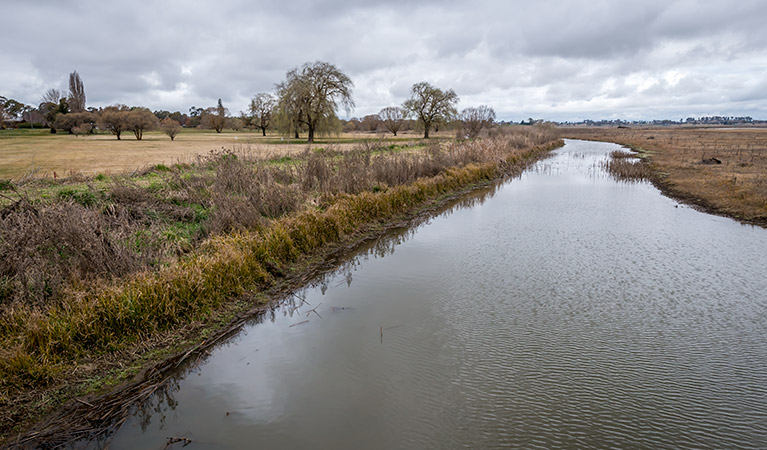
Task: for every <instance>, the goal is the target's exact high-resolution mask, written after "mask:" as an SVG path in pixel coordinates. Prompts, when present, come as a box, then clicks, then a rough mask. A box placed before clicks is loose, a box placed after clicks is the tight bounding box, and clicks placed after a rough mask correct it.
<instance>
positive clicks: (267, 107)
mask: <svg viewBox="0 0 767 450" xmlns="http://www.w3.org/2000/svg"><path fill="white" fill-rule="evenodd" d="M276 106H277V99H276V98H274V96H273V95H272V94H269V93H266V92H261V93H259V94H256V96H255V97H253V98H252V99H251V100H250V115H251V116H252V117H253V122H254V123H255V125H256V126H257V127H258V128H261V132H262V134H263V135H264V136H266V129H267V128H269V125H271V123H272V115H273V113H274V108H275V107H276Z"/></svg>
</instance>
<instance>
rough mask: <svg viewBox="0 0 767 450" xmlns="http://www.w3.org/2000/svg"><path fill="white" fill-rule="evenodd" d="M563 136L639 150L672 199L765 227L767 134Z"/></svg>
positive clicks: (683, 130)
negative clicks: (717, 162) (718, 162)
mask: <svg viewBox="0 0 767 450" xmlns="http://www.w3.org/2000/svg"><path fill="white" fill-rule="evenodd" d="M562 134H563V135H564V136H565V137H570V138H575V139H591V140H599V141H608V142H616V143H619V144H622V145H625V146H628V147H631V148H633V149H635V150H638V151H639V152H640V155H641V156H643V157H646V159H647V160H648V162H649V164H650V168H651V169H652V171H653V173H654V176H653V180H654V181H655V182H656V184H657V185H658V186H659V187H660V188H661V189H663V190H664V191H665V192H667V193H668V194H669V195H671V196H673V197H676V198H679V199H680V200H683V201H688V202H690V203H693V204H696V205H698V206H700V207H702V208H704V209H706V210H708V211H711V212H716V213H719V214H723V215H727V216H730V217H734V218H737V219H740V220H743V221H746V222H751V223H757V224H760V225H762V226H765V225H767V129H759V128H753V129H722V128H687V127H665V128H629V129H625V128H621V129H618V128H597V127H588V128H586V127H584V128H564V129H562ZM713 159H716V160H718V161H720V162H721V164H716V163H715V161H713ZM706 162H708V164H706Z"/></svg>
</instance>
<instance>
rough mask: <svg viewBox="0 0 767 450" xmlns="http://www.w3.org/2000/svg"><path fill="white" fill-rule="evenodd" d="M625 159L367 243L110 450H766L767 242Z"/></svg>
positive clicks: (209, 362)
mask: <svg viewBox="0 0 767 450" xmlns="http://www.w3.org/2000/svg"><path fill="white" fill-rule="evenodd" d="M616 148H617V146H615V145H611V144H601V143H591V142H582V141H568V143H567V145H566V146H565V147H564V148H563V149H561V150H559V151H558V152H556V156H555V157H553V158H550V159H547V160H545V161H541V162H540V163H538V164H537V165H536V166H535V167H534V168H532V169H531V170H528V171H526V172H525V173H524V174H523V175H522V177H521V178H520V179H519V180H515V181H513V182H510V183H506V184H503V185H501V186H499V187H497V188H495V189H491V190H488V191H486V192H482V193H479V194H478V195H475V196H472V197H471V198H469V199H466V200H464V201H462V202H457V203H456V204H455V205H452V206H451V207H450V208H448V210H446V211H444V212H443V213H441V214H439V215H437V216H435V217H433V218H431V219H429V220H428V221H426V222H424V223H421V224H419V225H418V226H416V227H413V228H411V229H408V230H398V231H397V232H395V233H392V234H390V235H389V236H386V237H384V238H381V239H379V240H377V241H373V242H369V243H367V244H365V246H364V247H363V248H362V249H360V252H359V253H358V254H357V255H356V256H353V255H350V257H349V258H348V260H347V261H346V262H345V263H343V264H341V265H340V266H339V268H338V270H336V271H335V272H333V273H329V274H327V275H325V276H323V277H321V278H319V279H317V280H316V281H315V283H313V284H312V285H310V286H307V287H306V288H305V289H303V290H301V291H300V292H296V293H294V294H292V295H291V296H289V297H288V298H286V299H285V300H284V301H283V302H282V303H281V304H280V305H279V306H278V307H275V308H274V309H272V310H270V311H268V312H267V313H266V314H264V315H262V316H260V317H258V318H256V319H254V320H253V322H252V323H249V324H248V326H246V327H245V328H244V329H243V330H242V331H241V332H240V333H239V334H238V335H237V336H234V337H233V338H231V339H230V340H228V341H227V342H226V343H224V344H222V345H221V346H219V347H217V348H216V349H215V350H214V351H213V352H212V354H211V355H209V356H207V357H205V358H204V359H203V360H201V361H198V362H196V363H195V364H193V365H191V366H190V367H188V368H186V369H184V370H183V372H182V373H181V374H180V375H179V377H178V378H177V379H176V380H175V381H174V382H172V383H169V384H168V385H167V386H165V387H164V388H163V389H162V390H161V391H160V392H158V394H157V395H155V396H154V397H153V398H152V399H151V400H150V401H148V402H146V403H145V404H144V405H140V406H137V408H136V414H135V416H134V417H133V418H131V419H130V420H129V421H128V422H127V423H126V424H125V425H123V426H122V428H121V429H120V430H119V432H118V433H116V435H115V436H114V440H113V441H112V442H111V447H110V448H162V447H163V446H164V445H165V443H166V438H167V437H169V436H184V437H188V438H190V439H192V443H191V444H189V446H188V447H190V448H194V447H196V448H221V447H224V448H253V447H267V448H360V447H365V448H462V447H476V448H488V447H523V448H572V447H578V448H606V447H619V448H626V447H630V448H658V447H662V448H754V447H760V446H763V445H764V443H765V442H767V339H765V337H764V336H767V301H766V300H765V295H764V293H765V292H767V280H766V279H765V277H764V266H765V263H767V256H765V255H767V233H766V232H765V230H763V229H757V228H753V227H748V226H741V225H739V224H737V223H735V222H733V221H731V220H728V219H724V218H720V217H714V216H709V215H705V214H701V213H699V212H696V211H694V210H692V209H689V208H676V207H675V206H676V205H675V202H674V201H672V200H670V199H667V198H665V197H662V196H660V195H659V193H658V192H657V190H655V189H654V188H653V187H652V186H650V185H648V184H645V183H638V184H626V183H617V182H615V181H614V180H613V179H611V178H610V177H609V176H608V175H607V174H606V173H605V172H604V171H603V170H602V169H601V167H602V164H601V162H603V161H604V160H605V158H606V157H607V154H609V152H610V151H612V150H615V149H616ZM102 444H104V442H102V443H96V444H93V445H95V446H98V445H102ZM175 445H181V444H175Z"/></svg>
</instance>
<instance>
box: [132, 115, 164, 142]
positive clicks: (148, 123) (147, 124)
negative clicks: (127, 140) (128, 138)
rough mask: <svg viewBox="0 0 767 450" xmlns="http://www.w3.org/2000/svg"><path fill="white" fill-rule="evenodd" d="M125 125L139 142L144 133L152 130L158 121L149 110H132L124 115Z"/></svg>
mask: <svg viewBox="0 0 767 450" xmlns="http://www.w3.org/2000/svg"><path fill="white" fill-rule="evenodd" d="M125 124H126V129H128V130H130V131H132V132H133V134H134V135H135V136H136V140H138V141H140V140H141V139H142V138H143V137H144V131H150V130H154V129H155V128H157V126H158V124H159V121H158V120H157V117H156V116H155V115H154V114H153V113H152V111H150V110H149V109H147V108H134V109H132V110H131V111H129V112H128V113H127V114H126V115H125Z"/></svg>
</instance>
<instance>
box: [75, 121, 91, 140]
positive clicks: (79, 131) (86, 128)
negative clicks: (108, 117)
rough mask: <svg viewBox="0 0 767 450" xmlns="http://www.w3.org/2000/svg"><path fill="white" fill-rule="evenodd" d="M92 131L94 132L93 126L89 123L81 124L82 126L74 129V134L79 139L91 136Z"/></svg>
mask: <svg viewBox="0 0 767 450" xmlns="http://www.w3.org/2000/svg"><path fill="white" fill-rule="evenodd" d="M91 131H93V125H91V124H89V123H83V124H80V125H78V126H76V127H74V128H72V133H73V134H74V135H75V136H77V137H80V136H84V135H86V134H90V133H91Z"/></svg>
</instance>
